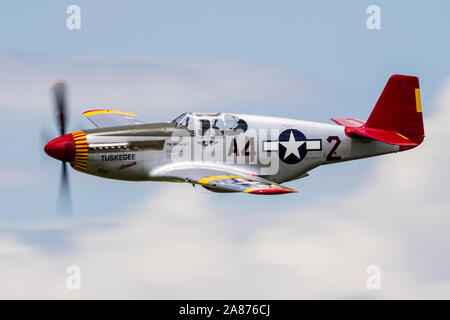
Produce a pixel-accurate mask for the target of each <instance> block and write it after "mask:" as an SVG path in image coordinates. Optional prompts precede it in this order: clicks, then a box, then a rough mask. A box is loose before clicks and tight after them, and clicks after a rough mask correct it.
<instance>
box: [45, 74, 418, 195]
mask: <svg viewBox="0 0 450 320" xmlns="http://www.w3.org/2000/svg"><path fill="white" fill-rule="evenodd" d="M53 92H54V94H55V98H56V109H57V115H58V122H59V127H60V131H61V136H60V137H58V138H56V139H53V140H52V141H50V142H48V143H47V145H46V146H45V152H46V153H47V154H48V155H49V156H51V157H53V158H55V159H58V160H61V161H63V181H64V179H66V175H67V173H66V169H65V168H66V166H65V163H67V162H69V163H70V165H71V166H72V167H73V168H74V169H76V170H78V171H81V172H84V173H88V174H92V175H96V176H99V177H102V178H111V179H120V180H133V181H143V180H149V181H172V182H188V183H191V184H193V185H201V186H203V187H205V188H206V189H208V190H210V191H215V192H245V193H253V194H283V193H291V192H296V191H295V190H292V189H290V188H288V187H286V186H284V185H280V183H283V182H286V181H291V180H295V179H298V178H302V177H305V176H307V175H308V173H307V172H308V171H309V170H311V169H313V168H315V167H318V166H320V165H323V164H329V163H337V162H342V161H348V160H356V159H361V158H367V157H372V156H377V155H382V154H387V153H392V152H398V151H405V150H408V149H411V148H414V147H416V146H418V145H419V144H420V143H421V142H422V141H423V139H424V129H423V120H422V107H421V102H420V90H419V80H418V78H417V77H412V76H403V75H393V76H391V77H390V78H389V80H388V82H387V84H386V87H385V88H384V90H383V92H382V94H381V96H380V97H379V99H378V101H377V103H376V105H375V107H374V109H373V111H372V113H371V114H370V116H369V119H368V120H367V121H366V122H364V121H361V120H356V119H351V118H332V120H333V121H334V122H336V123H337V125H333V124H327V123H318V122H309V121H302V120H294V119H284V118H274V117H265V116H255V115H244V114H230V113H195V112H190V113H183V114H182V115H180V116H179V117H177V118H176V119H175V120H173V121H172V122H164V123H146V122H144V121H141V120H140V119H139V118H138V117H137V116H136V115H134V114H133V113H128V112H121V111H114V110H104V109H101V110H90V111H86V112H84V115H85V116H86V117H87V118H88V119H89V120H90V121H91V122H92V123H93V124H94V125H95V126H97V127H98V128H96V129H88V130H79V131H75V132H72V133H69V134H65V114H66V106H65V84H64V82H57V83H56V84H55V85H54V86H53Z"/></svg>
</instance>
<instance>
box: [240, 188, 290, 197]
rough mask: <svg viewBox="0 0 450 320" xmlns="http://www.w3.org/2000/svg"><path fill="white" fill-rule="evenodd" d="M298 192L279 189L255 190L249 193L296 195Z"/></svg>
mask: <svg viewBox="0 0 450 320" xmlns="http://www.w3.org/2000/svg"><path fill="white" fill-rule="evenodd" d="M294 192H298V191H296V190H289V189H279V188H267V189H255V190H250V191H248V192H247V193H252V194H269V195H270V194H283V193H294Z"/></svg>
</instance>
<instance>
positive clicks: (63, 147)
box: [44, 80, 75, 217]
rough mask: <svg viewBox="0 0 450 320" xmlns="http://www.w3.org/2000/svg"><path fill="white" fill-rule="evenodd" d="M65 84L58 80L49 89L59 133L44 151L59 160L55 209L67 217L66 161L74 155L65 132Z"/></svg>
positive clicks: (71, 142) (72, 144)
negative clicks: (58, 180)
mask: <svg viewBox="0 0 450 320" xmlns="http://www.w3.org/2000/svg"><path fill="white" fill-rule="evenodd" d="M66 90H67V85H66V83H65V82H64V81H62V80H58V81H55V82H54V83H53V84H52V87H51V91H52V93H53V96H54V99H55V108H54V112H55V117H56V124H57V127H58V130H59V134H60V135H61V136H60V137H58V138H55V139H53V140H51V141H50V142H49V143H47V144H46V145H45V148H44V150H45V152H46V153H47V154H48V155H49V156H51V157H53V158H55V159H57V160H61V161H62V162H61V185H60V189H59V195H58V202H57V211H58V213H59V214H60V215H61V216H64V217H69V216H71V215H72V203H71V199H70V188H69V176H68V172H67V162H72V161H73V159H74V157H75V151H74V149H75V146H74V142H73V138H72V135H71V134H66V122H67V101H66Z"/></svg>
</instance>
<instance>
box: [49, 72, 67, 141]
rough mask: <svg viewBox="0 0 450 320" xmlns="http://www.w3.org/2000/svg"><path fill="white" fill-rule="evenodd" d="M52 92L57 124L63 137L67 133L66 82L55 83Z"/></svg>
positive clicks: (58, 81)
mask: <svg viewBox="0 0 450 320" xmlns="http://www.w3.org/2000/svg"><path fill="white" fill-rule="evenodd" d="M52 91H53V95H54V97H55V115H56V124H57V126H58V129H59V133H60V135H61V136H62V135H63V134H65V133H66V120H67V105H66V82H65V81H64V80H57V81H55V82H54V83H53V85H52Z"/></svg>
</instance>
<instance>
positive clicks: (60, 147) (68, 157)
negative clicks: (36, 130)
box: [44, 133, 75, 162]
mask: <svg viewBox="0 0 450 320" xmlns="http://www.w3.org/2000/svg"><path fill="white" fill-rule="evenodd" d="M44 150H45V153H47V154H48V155H49V156H50V157H52V158H55V159H58V160H61V161H67V162H73V161H74V160H75V141H74V139H73V136H72V134H71V133H69V134H65V135H63V136H60V137H58V138H55V139H53V140H52V141H50V142H49V143H47V144H46V145H45V148H44Z"/></svg>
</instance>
